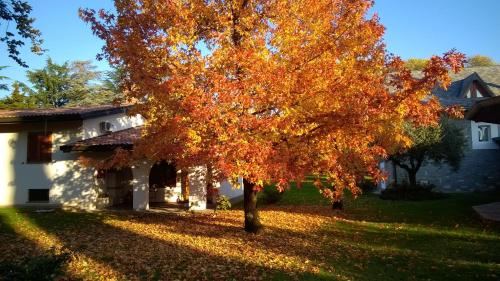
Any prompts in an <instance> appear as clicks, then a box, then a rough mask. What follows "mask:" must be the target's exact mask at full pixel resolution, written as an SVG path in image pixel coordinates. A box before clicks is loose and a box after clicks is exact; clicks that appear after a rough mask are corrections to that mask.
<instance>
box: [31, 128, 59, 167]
mask: <svg viewBox="0 0 500 281" xmlns="http://www.w3.org/2000/svg"><path fill="white" fill-rule="evenodd" d="M52 144H53V142H52V132H29V133H28V142H27V155H26V163H28V164H43V163H50V162H52Z"/></svg>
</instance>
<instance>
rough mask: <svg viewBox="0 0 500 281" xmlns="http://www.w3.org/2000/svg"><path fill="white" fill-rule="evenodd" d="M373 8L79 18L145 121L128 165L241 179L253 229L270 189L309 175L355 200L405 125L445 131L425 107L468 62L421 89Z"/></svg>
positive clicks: (225, 4) (254, 6)
mask: <svg viewBox="0 0 500 281" xmlns="http://www.w3.org/2000/svg"><path fill="white" fill-rule="evenodd" d="M371 5H372V1H367V0H354V1H352V0H349V1H347V0H338V1H330V0H328V1H327V0H314V1H312V0H299V1H269V0H255V1H251V0H231V1H219V0H210V1H205V0H204V1H201V0H193V1H154V0H144V1H135V0H123V1H116V2H115V7H116V13H111V12H106V11H103V10H101V11H94V10H91V9H87V10H81V17H82V18H83V19H84V20H85V21H86V22H89V23H91V25H92V28H93V31H94V32H95V34H97V36H99V37H100V38H102V39H103V40H104V41H105V46H104V53H103V58H107V59H108V61H109V62H110V64H111V65H120V66H122V67H123V68H124V71H125V72H126V73H127V75H126V77H125V78H124V81H123V83H124V85H125V88H126V89H127V91H126V92H125V94H126V97H127V98H128V100H129V101H131V102H134V101H135V102H136V103H137V111H136V112H137V113H140V114H142V115H143V116H144V117H145V119H146V125H145V130H144V132H143V138H142V140H141V141H140V142H139V143H137V144H136V148H135V149H134V153H136V154H137V155H146V156H147V157H149V158H151V159H157V160H160V159H168V160H171V161H175V162H176V164H177V165H178V167H180V168H186V167H191V166H196V165H210V166H212V167H213V168H214V169H213V171H214V173H216V174H217V175H214V178H218V177H219V178H221V177H227V178H229V179H232V178H236V177H237V176H242V177H244V179H245V184H244V186H245V187H244V192H245V214H246V215H245V225H246V226H247V225H251V224H252V222H251V220H252V218H254V217H255V216H256V212H255V200H253V199H254V197H253V196H254V195H255V192H256V190H258V188H259V187H261V186H262V185H263V183H264V182H274V183H277V188H279V189H283V188H286V187H287V186H288V184H289V182H290V181H292V180H295V181H297V182H298V183H300V181H301V180H302V179H303V178H304V177H305V175H309V174H313V175H316V176H318V180H317V181H316V185H317V187H318V188H319V189H320V191H321V192H322V194H323V195H324V196H326V197H328V198H331V199H334V198H337V197H339V196H340V195H341V194H342V192H343V191H344V189H349V190H350V191H351V192H352V193H354V194H359V193H360V189H359V188H358V187H357V184H356V183H357V182H358V181H359V180H360V179H361V178H362V176H364V175H366V174H370V175H372V176H373V177H374V178H375V179H380V178H381V177H382V176H383V175H382V173H381V172H380V170H379V169H378V165H377V164H378V162H379V161H380V160H381V159H383V158H386V157H387V156H388V155H389V154H390V153H392V152H394V151H395V150H396V149H398V148H400V147H408V146H409V145H410V144H411V138H410V136H408V134H407V133H406V132H405V131H404V130H403V126H404V124H407V123H411V124H423V125H429V124H436V123H437V120H438V116H439V112H440V111H441V107H440V105H439V102H438V101H437V100H436V99H435V98H429V99H427V102H422V100H424V99H425V98H427V97H428V95H429V93H430V91H431V89H432V88H433V87H435V86H436V84H440V85H443V86H445V87H446V86H447V85H448V84H449V82H450V80H449V77H448V70H449V69H450V68H451V69H453V70H454V71H457V70H459V69H460V68H461V66H462V64H463V60H464V56H463V55H462V54H460V53H457V52H454V51H452V52H449V53H446V54H445V55H444V56H443V57H438V56H434V57H432V58H430V60H429V64H428V65H427V66H426V68H425V71H424V74H425V75H424V77H423V78H421V79H415V78H413V77H412V76H411V73H410V71H409V70H408V69H407V68H405V66H404V62H403V61H402V60H401V59H400V58H398V57H395V56H390V55H388V53H387V51H386V48H385V45H384V43H383V41H382V36H383V33H384V27H383V26H382V25H381V24H380V22H379V19H378V17H377V16H376V15H375V16H369V15H368V13H367V12H368V10H369V9H370V7H371ZM320 175H325V176H326V182H328V184H324V183H323V181H321V180H319V176H320ZM247 199H248V200H247ZM247 219H248V220H249V221H247ZM246 229H247V230H249V231H253V230H254V228H252V227H249V228H246Z"/></svg>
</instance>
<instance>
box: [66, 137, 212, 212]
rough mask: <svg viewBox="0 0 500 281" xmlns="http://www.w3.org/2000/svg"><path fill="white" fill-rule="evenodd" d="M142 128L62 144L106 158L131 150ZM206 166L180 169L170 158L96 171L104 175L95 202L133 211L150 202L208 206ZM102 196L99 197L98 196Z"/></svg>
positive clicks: (145, 160)
mask: <svg viewBox="0 0 500 281" xmlns="http://www.w3.org/2000/svg"><path fill="white" fill-rule="evenodd" d="M140 130H141V128H140V127H135V128H130V129H126V130H122V131H117V132H112V133H108V134H106V135H101V136H98V137H94V138H90V139H85V140H81V141H77V142H75V143H72V144H68V145H64V146H61V150H63V151H64V152H79V153H82V154H87V155H88V156H89V157H90V156H91V157H96V158H97V159H105V157H106V156H109V155H111V153H112V152H113V151H114V150H115V149H116V148H123V149H128V150H132V149H133V143H134V142H135V141H136V140H137V139H138V138H140V136H141V131H140ZM206 173H207V169H206V168H205V167H202V166H199V167H193V168H190V169H188V170H186V171H180V170H177V169H176V167H175V165H174V164H172V163H168V162H167V161H159V162H153V161H150V160H148V159H143V160H140V161H135V162H134V164H133V165H131V166H129V167H124V168H121V169H111V170H107V171H104V172H103V171H99V172H96V177H98V178H101V180H100V181H99V182H100V184H99V185H101V186H99V187H98V189H99V195H98V199H97V201H101V203H99V202H98V203H97V204H96V205H100V207H103V205H107V206H116V205H122V206H124V207H125V208H131V209H133V210H148V209H149V207H150V204H152V205H161V204H167V203H169V204H172V203H183V204H186V205H185V206H186V207H188V208H189V209H190V210H205V209H206V207H207V192H206V191H207V181H206ZM99 197H100V198H99Z"/></svg>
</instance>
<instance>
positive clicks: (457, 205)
mask: <svg viewBox="0 0 500 281" xmlns="http://www.w3.org/2000/svg"><path fill="white" fill-rule="evenodd" d="M495 200H500V194H498V193H470V194H453V195H451V196H450V197H448V198H446V199H442V200H431V201H418V202H408V201H404V202H403V201H385V200H380V199H378V198H377V197H376V196H375V195H364V196H361V197H360V198H358V199H356V200H354V199H352V198H346V201H345V204H344V207H345V210H344V211H343V212H337V211H332V210H331V209H330V206H329V203H328V202H327V201H326V200H324V199H323V198H322V197H321V195H320V194H319V193H318V192H317V190H316V189H314V187H312V186H311V184H310V183H306V184H304V187H303V188H302V189H296V188H292V189H291V190H288V191H286V192H285V194H284V195H283V197H282V199H281V201H280V202H278V203H277V204H274V205H267V206H266V205H262V206H260V209H261V217H262V221H263V223H264V225H265V227H266V229H265V231H264V232H263V233H262V234H260V235H249V234H246V233H245V232H244V231H243V230H242V223H243V214H242V211H241V210H239V209H237V210H232V211H222V212H217V213H216V214H215V215H214V214H213V213H211V212H206V213H198V214H190V213H186V214H181V215H177V214H168V213H134V212H123V211H122V212H99V213H85V212H67V211H63V210H58V211H56V212H54V213H34V212H33V211H32V210H30V209H15V208H3V209H0V251H1V252H2V254H3V255H1V256H0V263H1V262H2V261H7V260H8V261H10V262H12V261H18V262H19V263H22V262H25V258H26V257H27V258H29V257H37V256H39V255H42V254H43V253H45V252H46V251H48V249H56V252H57V251H60V252H61V251H64V252H69V253H70V254H71V261H70V262H69V263H68V264H67V265H66V267H65V268H64V271H63V275H62V277H63V278H66V279H71V280H74V279H80V280H113V279H114V280H164V279H169V280H171V279H172V280H173V279H180V280H184V279H188V280H259V279H264V280H290V279H298V280H498V279H499V278H500V256H499V255H498V253H499V252H500V226H499V225H498V224H495V223H488V222H484V221H481V220H480V219H479V218H478V217H477V216H476V214H475V213H474V212H473V210H472V209H471V206H473V205H477V204H482V203H489V202H492V201H495ZM1 278H2V277H1V276H0V280H1Z"/></svg>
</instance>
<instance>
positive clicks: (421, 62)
mask: <svg viewBox="0 0 500 281" xmlns="http://www.w3.org/2000/svg"><path fill="white" fill-rule="evenodd" d="M428 62H429V60H428V59H417V58H411V59H408V60H406V61H405V66H406V67H407V68H408V69H410V70H417V71H422V70H424V68H425V66H426V65H427V63H428Z"/></svg>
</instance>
